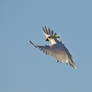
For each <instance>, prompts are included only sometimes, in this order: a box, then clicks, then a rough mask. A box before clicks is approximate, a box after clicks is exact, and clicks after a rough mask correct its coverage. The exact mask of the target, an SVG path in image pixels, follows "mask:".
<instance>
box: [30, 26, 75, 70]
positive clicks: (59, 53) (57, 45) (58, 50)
mask: <svg viewBox="0 0 92 92" xmlns="http://www.w3.org/2000/svg"><path fill="white" fill-rule="evenodd" d="M43 32H44V34H45V36H46V40H48V41H50V42H51V44H50V45H36V44H34V43H33V42H32V41H30V43H31V44H32V45H33V46H34V47H36V48H39V49H40V50H42V51H43V52H44V53H45V54H47V55H50V56H53V57H54V58H56V60H57V61H58V62H61V63H62V62H65V63H67V64H70V65H71V66H72V67H73V68H74V69H77V66H76V65H75V63H74V62H73V60H72V56H71V54H70V53H69V51H68V49H67V48H66V47H65V46H64V44H63V43H62V41H60V40H59V36H58V35H57V34H56V33H54V32H53V30H50V29H47V28H46V27H44V28H43Z"/></svg>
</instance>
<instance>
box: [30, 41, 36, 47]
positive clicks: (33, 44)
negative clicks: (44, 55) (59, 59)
mask: <svg viewBox="0 0 92 92" xmlns="http://www.w3.org/2000/svg"><path fill="white" fill-rule="evenodd" d="M29 42H30V43H31V44H32V45H33V46H34V47H35V48H37V45H36V44H34V43H33V42H32V41H31V40H30V41H29Z"/></svg>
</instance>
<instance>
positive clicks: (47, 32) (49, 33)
mask: <svg viewBox="0 0 92 92" xmlns="http://www.w3.org/2000/svg"><path fill="white" fill-rule="evenodd" d="M42 29H43V33H44V35H45V36H46V38H48V37H49V36H55V35H57V33H55V32H54V31H53V30H51V29H50V28H47V27H46V26H45V27H42Z"/></svg>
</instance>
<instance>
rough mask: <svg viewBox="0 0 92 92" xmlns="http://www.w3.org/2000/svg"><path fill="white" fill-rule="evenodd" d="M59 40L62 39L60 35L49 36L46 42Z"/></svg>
mask: <svg viewBox="0 0 92 92" xmlns="http://www.w3.org/2000/svg"><path fill="white" fill-rule="evenodd" d="M58 38H60V36H59V35H54V36H48V37H47V38H46V41H51V40H54V39H58Z"/></svg>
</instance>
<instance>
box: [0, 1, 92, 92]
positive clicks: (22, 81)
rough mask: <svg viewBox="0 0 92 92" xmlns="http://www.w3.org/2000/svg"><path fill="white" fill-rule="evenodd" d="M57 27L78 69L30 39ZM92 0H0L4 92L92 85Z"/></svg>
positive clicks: (64, 91)
mask: <svg viewBox="0 0 92 92" xmlns="http://www.w3.org/2000/svg"><path fill="white" fill-rule="evenodd" d="M45 25H46V26H48V27H50V28H51V29H53V30H55V32H57V33H58V34H59V35H60V36H61V39H62V41H63V43H64V44H65V46H66V47H67V48H68V49H69V51H70V52H71V54H72V56H73V60H74V61H75V62H76V64H77V67H78V69H77V70H76V71H75V70H73V69H72V68H71V67H70V66H67V65H66V64H60V63H56V60H55V59H54V58H52V57H50V56H46V55H45V54H43V53H42V52H41V51H39V50H38V49H35V48H34V47H33V46H31V45H30V43H29V40H33V41H34V42H35V43H37V44H48V43H47V42H45V36H44V35H43V32H42V26H45ZM91 40H92V1H91V0H0V92H91V91H92V59H91V58H92V52H91V51H92V49H91V48H92V41H91Z"/></svg>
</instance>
